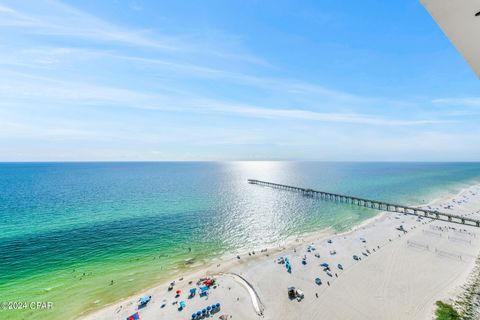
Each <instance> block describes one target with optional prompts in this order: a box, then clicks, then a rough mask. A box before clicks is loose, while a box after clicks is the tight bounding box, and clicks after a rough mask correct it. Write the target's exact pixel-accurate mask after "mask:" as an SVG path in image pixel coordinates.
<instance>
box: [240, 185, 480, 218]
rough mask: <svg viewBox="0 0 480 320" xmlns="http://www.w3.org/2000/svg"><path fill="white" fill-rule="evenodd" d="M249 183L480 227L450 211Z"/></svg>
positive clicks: (292, 187)
mask: <svg viewBox="0 0 480 320" xmlns="http://www.w3.org/2000/svg"><path fill="white" fill-rule="evenodd" d="M248 183H250V184H256V185H260V186H266V187H271V188H276V189H282V190H289V191H295V192H300V193H302V194H303V195H304V196H309V197H317V198H320V199H324V200H330V201H335V202H341V203H347V204H353V205H357V206H361V207H366V208H370V209H376V210H381V211H388V212H396V213H404V214H410V215H415V216H419V217H425V218H430V219H436V220H441V221H445V222H452V223H459V224H463V225H467V226H473V227H480V220H477V219H472V218H468V217H462V216H459V215H454V214H449V213H443V212H439V211H436V210H428V209H422V208H416V207H410V206H404V205H399V204H393V203H388V202H384V201H377V200H370V199H364V198H359V197H353V196H348V195H343V194H336V193H331V192H324V191H318V190H313V189H306V188H301V187H295V186H289V185H285V184H279V183H273V182H267V181H261V180H255V179H248Z"/></svg>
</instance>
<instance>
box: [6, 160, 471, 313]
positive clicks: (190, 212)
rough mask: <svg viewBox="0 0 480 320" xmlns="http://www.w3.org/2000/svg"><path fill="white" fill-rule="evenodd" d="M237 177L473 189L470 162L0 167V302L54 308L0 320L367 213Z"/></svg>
mask: <svg viewBox="0 0 480 320" xmlns="http://www.w3.org/2000/svg"><path fill="white" fill-rule="evenodd" d="M248 178H254V179H261V180H267V181H272V182H278V183H285V184H292V185H299V186H305V187H311V188H315V189H319V190H325V191H330V192H337V193H343V194H350V195H357V196H361V197H366V198H373V199H379V200H386V201H392V202H398V203H406V204H419V203H422V202H424V201H429V200H431V199H432V198H435V197H437V196H439V194H440V193H444V192H454V191H456V190H459V189H460V188H462V187H464V186H466V185H468V184H471V183H473V182H475V181H476V180H477V179H479V178H480V164H476V163H315V162H232V163H36V164H35V163H34V164H0V301H26V302H30V301H51V302H53V304H54V305H53V309H51V310H46V311H45V310H44V311H38V310H36V311H32V310H22V311H13V310H10V311H5V310H4V311H0V318H1V319H4V318H9V319H70V318H73V317H75V316H76V315H78V314H80V313H81V312H84V311H86V310H91V309H94V308H98V307H100V306H102V305H104V304H107V303H110V302H113V301H115V300H118V299H120V298H123V297H126V296H129V295H131V294H133V293H135V292H138V291H139V290H141V289H142V288H145V287H148V286H150V285H152V284H155V283H157V282H160V281H162V280H165V279H168V278H169V277H170V276H172V275H173V274H175V273H176V272H179V270H182V269H186V268H189V263H187V260H188V259H192V260H190V262H193V263H194V264H199V263H202V262H206V261H208V260H210V259H212V258H213V257H216V256H219V255H222V254H224V253H229V252H234V251H243V250H247V249H252V248H260V247H262V246H265V245H272V244H275V243H278V242H282V241H285V239H287V238H288V237H290V236H292V235H296V234H301V233H306V232H311V231H315V230H319V229H323V228H326V227H333V228H335V229H336V230H338V231H342V230H345V229H348V228H350V227H351V226H353V225H354V224H357V223H360V222H361V221H363V220H365V219H367V218H369V217H371V216H373V215H374V214H375V213H376V212H373V211H370V210H366V209H362V208H356V207H351V206H347V205H335V204H332V203H328V202H320V201H317V200H314V199H309V198H304V197H301V196H300V195H297V194H295V193H289V192H283V191H279V190H273V189H269V188H263V187H259V186H254V185H250V184H248V183H247V182H246V181H247V179H248ZM112 280H113V285H111V281H112Z"/></svg>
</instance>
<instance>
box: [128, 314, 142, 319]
mask: <svg viewBox="0 0 480 320" xmlns="http://www.w3.org/2000/svg"><path fill="white" fill-rule="evenodd" d="M127 320H140V315H139V314H138V312H135V313H134V314H132V315H131V316H130V317H128V318H127Z"/></svg>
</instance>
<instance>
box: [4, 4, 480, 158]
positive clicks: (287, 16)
mask: <svg viewBox="0 0 480 320" xmlns="http://www.w3.org/2000/svg"><path fill="white" fill-rule="evenodd" d="M479 89H480V86H479V80H478V79H477V78H476V76H475V75H474V73H473V72H472V71H471V69H470V68H469V66H468V65H467V64H466V62H465V61H464V60H463V59H462V57H461V56H460V54H459V53H458V52H457V51H456V50H455V48H454V47H453V45H452V44H451V43H450V42H449V41H448V39H447V38H446V37H445V36H444V34H443V33H442V32H441V30H440V29H439V28H438V26H437V25H436V24H435V22H434V21H433V19H432V18H431V17H430V16H429V15H428V13H427V12H426V10H425V9H424V8H423V7H422V6H421V4H420V3H419V1H418V0H389V1H378V0H365V1H352V0H350V1H340V0H335V1H334V0H323V1H308V0H304V1H283V0H275V1H273V0H272V1H268V0H265V1H263V0H262V1H260V0H243V1H223V0H218V1H210V0H203V1H175V0H174V1H169V0H168V1H167V0H162V1H156V0H148V1H147V0H125V1H120V0H105V1H96V0H82V1H67V0H65V1H62V2H61V1H49V0H35V1H23V0H11V1H10V0H0V161H96V160H98V161H143V160H146V161H150V160H152V161H157V160H158V161H170V160H215V161H223V160H322V161H477V160H479V159H480V139H479V138H478V137H479V136H480V126H479V123H480V122H479V120H480V94H479V93H480V90H479Z"/></svg>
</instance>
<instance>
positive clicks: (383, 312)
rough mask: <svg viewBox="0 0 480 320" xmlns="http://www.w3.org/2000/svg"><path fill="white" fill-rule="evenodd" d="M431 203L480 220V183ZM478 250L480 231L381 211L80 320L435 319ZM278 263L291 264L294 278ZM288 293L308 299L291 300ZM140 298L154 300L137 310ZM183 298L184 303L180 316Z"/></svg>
mask: <svg viewBox="0 0 480 320" xmlns="http://www.w3.org/2000/svg"><path fill="white" fill-rule="evenodd" d="M427 206H429V207H430V208H432V209H437V210H439V211H443V212H447V213H454V214H458V215H464V216H469V217H472V218H480V185H473V186H470V187H468V188H466V189H464V190H462V191H461V192H460V193H458V194H456V195H454V196H452V195H451V194H450V195H446V196H444V197H442V198H440V199H437V200H435V201H433V202H432V203H430V204H428V205H425V207H427ZM400 226H402V227H400ZM479 250H480V229H479V228H475V227H468V226H463V225H457V224H452V223H446V222H440V221H435V220H431V219H425V218H418V217H416V216H411V215H404V214H396V213H380V214H379V215H377V216H376V217H374V218H372V219H370V220H368V221H366V222H365V223H362V224H361V225H360V226H357V227H356V228H354V229H353V230H351V231H348V232H345V233H342V234H332V233H331V232H328V231H322V232H319V233H317V234H312V235H308V236H305V237H302V238H298V239H295V240H293V241H291V243H289V244H288V245H285V246H283V245H282V246H279V247H278V248H268V249H263V250H258V249H256V250H255V251H253V250H252V251H251V252H249V253H244V254H241V255H240V256H239V257H236V256H233V257H232V256H230V257H225V258H222V259H217V260H216V261H213V262H212V264H210V265H209V266H208V267H205V268H202V269H201V270H197V271H192V273H190V274H185V275H182V276H180V277H179V278H176V279H172V280H171V281H172V282H173V281H174V282H175V284H174V286H173V289H172V290H171V291H169V290H168V286H169V284H170V282H168V283H165V284H161V285H159V286H156V287H154V288H151V289H148V290H145V291H144V292H142V293H140V294H138V295H135V296H132V297H130V298H128V299H125V300H122V301H120V302H118V303H115V304H112V305H109V306H107V307H105V308H103V309H101V310H98V311H96V312H93V313H90V314H87V315H84V316H82V317H81V319H83V320H94V319H95V320H98V319H126V318H127V317H128V316H130V315H132V314H134V313H136V312H138V313H139V315H140V317H141V319H191V318H192V313H194V312H197V311H201V310H202V309H203V308H206V307H207V306H209V305H212V304H216V303H220V308H219V309H215V312H213V313H212V314H210V315H208V317H210V318H213V319H218V318H219V317H220V316H221V315H227V316H228V319H230V318H231V319H298V318H299V317H301V318H302V319H320V318H322V319H432V317H433V312H434V308H435V305H434V304H435V301H437V300H444V301H448V300H449V299H451V298H455V297H456V296H457V295H458V294H459V293H461V290H462V285H464V284H465V283H466V281H467V279H468V277H469V275H470V274H471V273H472V270H473V267H474V265H475V260H476V257H477V255H478V254H479ZM354 255H356V256H358V258H359V260H354V259H353V256H354ZM280 257H283V258H285V257H287V258H288V261H289V263H290V265H291V273H289V272H287V268H286V266H285V264H283V263H279V261H278V259H279V258H280ZM302 261H305V262H304V263H302ZM323 263H327V264H328V265H329V269H330V270H329V272H328V273H329V274H328V273H327V272H326V271H324V270H323V268H322V267H321V266H320V264H323ZM339 264H340V265H341V267H340V266H339ZM207 277H213V278H214V279H215V285H213V286H211V287H210V289H209V290H208V295H206V296H204V297H200V296H199V294H198V292H199V287H198V286H197V285H196V284H197V282H198V281H199V279H200V278H207ZM316 278H320V280H321V284H317V283H316V282H315V279H316ZM290 286H294V287H295V288H296V289H300V290H301V291H302V292H303V293H304V298H303V299H301V300H300V299H293V300H292V299H290V298H289V296H288V294H287V288H288V287H290ZM191 288H197V293H196V295H195V296H194V297H193V298H189V297H188V296H189V290H190V289H191ZM177 290H181V292H180V293H179V294H178V295H176V291H177ZM143 295H150V296H151V297H152V298H151V301H150V302H149V303H148V304H147V305H146V306H145V307H143V308H141V309H138V300H139V298H140V297H141V296H143ZM180 301H183V302H184V303H185V308H183V310H181V311H179V303H180Z"/></svg>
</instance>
